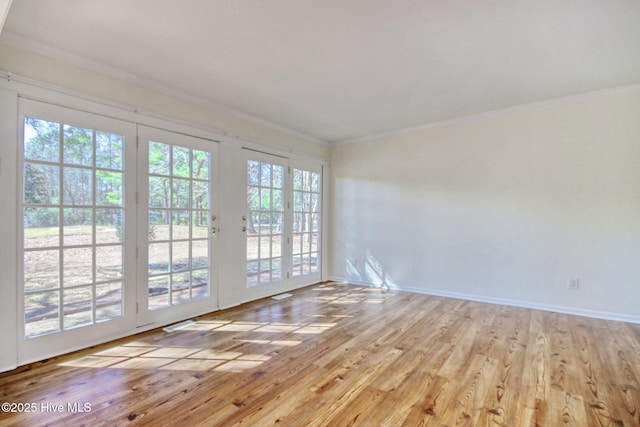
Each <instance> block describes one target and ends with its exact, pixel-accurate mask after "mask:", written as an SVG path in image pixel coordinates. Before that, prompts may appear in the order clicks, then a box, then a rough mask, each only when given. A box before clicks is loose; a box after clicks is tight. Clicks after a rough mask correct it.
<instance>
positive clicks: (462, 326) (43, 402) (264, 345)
mask: <svg viewBox="0 0 640 427" xmlns="http://www.w3.org/2000/svg"><path fill="white" fill-rule="evenodd" d="M293 294H294V296H293V297H292V298H289V299H284V300H280V301H275V300H272V299H264V300H261V301H257V302H254V303H250V304H246V305H243V306H241V307H237V308H233V309H229V310H225V311H221V312H217V313H214V314H211V315H207V316H203V317H201V318H198V319H196V324H195V325H193V326H191V327H189V328H186V329H182V330H179V331H175V332H171V333H166V332H163V331H161V330H156V331H152V332H148V333H144V334H140V335H137V336H135V337H130V338H127V339H122V340H119V341H116V342H112V343H109V344H105V345H102V346H98V347H94V348H91V349H87V350H83V351H80V352H76V353H73V354H70V355H66V356H62V357H58V358H55V359H51V360H49V361H46V362H42V363H36V364H33V365H30V366H27V367H23V368H19V369H18V370H16V371H13V372H10V373H5V374H0V390H1V391H0V394H1V396H0V402H9V403H12V404H18V403H31V404H33V405H31V406H32V407H31V409H35V412H32V413H0V425H3V426H4V425H21V426H22V425H24V426H30V427H31V426H37V425H65V426H70V425H87V426H95V425H128V424H134V425H136V424H137V425H152V426H158V425H182V426H191V425H206V426H216V425H219V426H234V425H242V426H245V425H246V426H268V425H282V426H325V425H330V426H347V425H349V426H351V425H363V426H402V425H405V426H426V425H434V426H458V425H460V426H534V425H535V426H551V427H555V426H561V425H574V426H640V325H633V324H626V323H620V322H613V321H606V320H596V319H590V318H583V317H577V316H569V315H564V314H557V313H548V312H542V311H536V310H528V309H521V308H514V307H507V306H501V305H491V304H484V303H478V302H470V301H462V300H456V299H447V298H440V297H433V296H426V295H416V294H410V293H403V292H394V291H384V290H381V289H374V288H365V287H360V286H353V285H338V284H332V283H327V284H319V285H314V286H311V287H307V288H304V289H301V290H298V291H294V292H293ZM84 404H87V407H85V406H83V405H84ZM58 405H61V406H58ZM74 405H76V406H74ZM14 406H15V405H14ZM58 409H61V410H62V412H56V410H58ZM79 409H90V411H87V412H79Z"/></svg>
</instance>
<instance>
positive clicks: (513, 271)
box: [329, 87, 640, 322]
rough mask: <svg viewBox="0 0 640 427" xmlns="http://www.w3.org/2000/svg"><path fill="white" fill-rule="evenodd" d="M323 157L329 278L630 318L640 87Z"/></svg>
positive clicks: (637, 271)
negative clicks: (327, 166)
mask: <svg viewBox="0 0 640 427" xmlns="http://www.w3.org/2000/svg"><path fill="white" fill-rule="evenodd" d="M331 167H332V175H331V195H332V200H331V206H332V211H331V237H330V239H329V241H330V244H331V251H330V256H331V266H330V268H331V271H332V274H333V276H334V277H336V278H344V279H349V280H352V281H361V282H367V283H374V284H379V283H381V282H382V281H383V280H385V281H386V283H387V284H390V285H392V286H393V285H395V286H398V287H400V288H405V289H413V290H416V291H418V292H426V293H436V294H444V295H453V296H463V297H468V298H476V299H480V300H488V301H506V302H510V303H514V304H516V305H525V306H537V307H541V308H560V309H564V310H565V311H573V312H580V313H583V314H591V315H595V316H603V317H610V318H621V319H624V320H631V321H638V322H640V88H639V87H632V88H627V89H626V90H619V91H611V92H607V93H600V94H590V95H584V96H581V97H575V98H572V99H566V100H563V101H561V102H553V103H547V104H544V105H536V106H530V107H523V108H517V109H512V110H509V111H503V112H501V113H496V114H491V115H485V116H484V117H477V118H475V119H469V120H464V121H459V122H457V123H451V124H449V125H443V126H439V127H432V128H429V129H427V128H425V129H423V130H419V131H415V132H412V133H407V134H403V135H397V136H393V137H388V138H384V139H379V140H375V141H369V142H361V143H354V144H348V145H341V146H337V147H335V148H332V149H331ZM569 277H579V279H580V289H579V290H577V291H576V290H568V289H567V288H566V282H567V279H568V278H569Z"/></svg>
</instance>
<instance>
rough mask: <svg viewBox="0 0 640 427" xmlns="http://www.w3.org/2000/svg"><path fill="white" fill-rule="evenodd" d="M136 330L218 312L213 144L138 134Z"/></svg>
mask: <svg viewBox="0 0 640 427" xmlns="http://www.w3.org/2000/svg"><path fill="white" fill-rule="evenodd" d="M138 138H139V147H138V156H139V158H140V159H141V160H140V162H139V180H138V186H139V188H140V189H143V190H144V191H141V192H140V193H139V194H140V196H139V200H138V206H139V209H138V210H139V217H138V245H139V246H138V253H139V255H138V256H139V259H140V261H139V265H140V267H139V273H138V295H139V297H138V306H137V311H138V324H139V325H147V324H151V323H161V324H165V323H168V322H171V321H175V320H181V319H183V318H184V317H186V316H192V315H195V314H201V313H205V312H210V311H213V310H215V309H216V308H217V304H218V302H217V297H218V286H217V283H218V266H217V262H218V257H217V250H218V247H217V246H218V245H217V239H216V237H217V231H218V220H217V219H218V214H219V213H218V210H217V191H216V187H217V170H218V168H217V161H218V143H217V142H214V141H209V140H203V139H199V138H195V137H191V136H186V135H182V134H177V133H172V132H168V131H163V130H159V129H153V128H148V127H144V126H139V127H138Z"/></svg>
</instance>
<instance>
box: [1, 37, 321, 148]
mask: <svg viewBox="0 0 640 427" xmlns="http://www.w3.org/2000/svg"><path fill="white" fill-rule="evenodd" d="M0 42H1V43H4V44H6V45H8V46H12V47H15V48H18V49H22V50H26V51H28V52H31V53H34V54H37V55H41V56H45V57H47V58H51V59H54V60H57V61H61V62H63V63H67V64H70V65H74V66H77V67H81V68H84V69H87V70H89V71H92V72H95V73H98V74H102V75H104V76H107V77H111V78H114V79H117V80H120V81H124V82H126V83H129V84H132V85H135V86H140V87H143V88H145V89H148V90H152V91H154V92H158V93H161V94H163V95H167V96H170V97H172V98H176V99H179V100H182V101H186V102H189V103H192V104H196V105H200V106H202V107H206V108H207V109H210V110H213V111H215V112H218V113H220V114H224V115H227V116H230V117H233V118H235V119H239V120H244V121H247V122H250V123H254V124H258V125H261V126H265V127H267V128H270V129H272V130H275V131H279V132H282V133H285V134H288V135H291V136H294V137H296V138H300V139H302V140H304V141H306V142H309V143H313V144H318V145H321V146H323V147H327V146H329V143H328V142H327V141H324V140H322V139H319V138H316V137H314V136H311V135H307V134H305V133H302V132H299V131H296V130H293V129H289V128H287V127H284V126H281V125H279V124H277V123H273V122H271V121H268V120H265V119H262V118H260V117H256V116H253V115H250V114H247V113H244V112H242V111H238V110H235V109H232V108H229V107H227V106H225V105H223V104H220V103H217V102H215V101H212V100H210V99H207V98H203V97H201V96H199V95H195V94H193V93H189V92H187V91H184V90H181V89H177V88H175V87H172V86H168V85H166V84H163V83H159V82H157V81H154V80H152V79H149V78H147V77H143V76H140V75H137V74H134V73H130V72H127V71H124V70H122V69H119V68H116V67H112V66H109V65H106V64H103V63H101V62H98V61H93V60H89V59H86V58H83V57H81V56H79V55H75V54H72V53H69V52H66V51H64V50H62V49H58V48H54V47H51V46H47V45H44V44H42V43H39V42H36V41H34V40H31V39H28V38H26V37H22V36H19V35H16V34H14V33H11V32H8V31H3V32H2V34H0Z"/></svg>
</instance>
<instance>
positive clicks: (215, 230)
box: [211, 227, 219, 234]
mask: <svg viewBox="0 0 640 427" xmlns="http://www.w3.org/2000/svg"><path fill="white" fill-rule="evenodd" d="M218 231H219V230H218V229H217V228H216V227H211V234H216V233H217V232H218Z"/></svg>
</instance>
